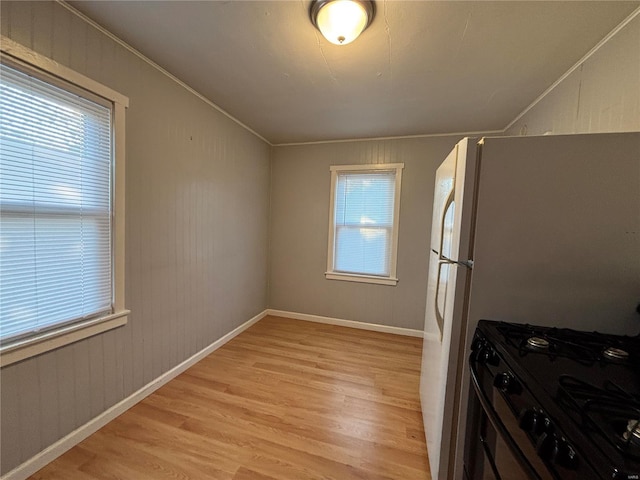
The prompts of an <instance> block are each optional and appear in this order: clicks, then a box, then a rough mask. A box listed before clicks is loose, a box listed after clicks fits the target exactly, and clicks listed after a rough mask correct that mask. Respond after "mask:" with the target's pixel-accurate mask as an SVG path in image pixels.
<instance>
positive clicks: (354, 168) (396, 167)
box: [324, 163, 404, 286]
mask: <svg viewBox="0 0 640 480" xmlns="http://www.w3.org/2000/svg"><path fill="white" fill-rule="evenodd" d="M403 169H404V163H374V164H362V165H332V166H331V167H330V168H329V170H330V172H331V193H330V205H329V238H328V242H327V271H326V272H325V274H324V275H325V278H326V279H327V280H342V281H347V282H360V283H373V284H377V285H392V286H395V285H397V283H398V277H397V266H398V234H399V227H400V198H401V188H402V171H403ZM381 171H388V172H395V192H394V199H393V226H392V230H391V254H390V258H389V261H390V264H389V276H383V275H369V274H358V273H345V272H339V271H336V270H335V247H336V245H335V240H336V228H335V203H336V186H337V181H338V173H353V174H363V173H368V172H381Z"/></svg>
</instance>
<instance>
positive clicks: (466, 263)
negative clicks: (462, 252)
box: [431, 249, 473, 269]
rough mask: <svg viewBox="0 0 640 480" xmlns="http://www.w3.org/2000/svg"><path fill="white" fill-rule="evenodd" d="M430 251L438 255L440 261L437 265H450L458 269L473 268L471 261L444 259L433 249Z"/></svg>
mask: <svg viewBox="0 0 640 480" xmlns="http://www.w3.org/2000/svg"><path fill="white" fill-rule="evenodd" d="M431 251H432V252H433V253H435V254H436V255H438V258H439V259H441V260H440V262H439V263H450V264H453V265H458V266H459V267H466V268H469V269H472V268H473V260H453V259H451V258H448V257H445V256H444V255H442V254H440V253H439V252H437V251H435V250H434V249H431Z"/></svg>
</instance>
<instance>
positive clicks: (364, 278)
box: [324, 272, 398, 286]
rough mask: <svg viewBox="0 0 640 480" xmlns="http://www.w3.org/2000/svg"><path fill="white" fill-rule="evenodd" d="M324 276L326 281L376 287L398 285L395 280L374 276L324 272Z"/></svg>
mask: <svg viewBox="0 0 640 480" xmlns="http://www.w3.org/2000/svg"><path fill="white" fill-rule="evenodd" d="M324 276H325V278H326V279H327V280H342V281H344V282H360V283H373V284H376V285H394V286H395V285H396V284H397V283H398V279H397V278H392V277H376V276H374V275H357V274H354V273H338V272H326V273H325V274H324Z"/></svg>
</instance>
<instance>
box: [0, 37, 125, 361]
mask: <svg viewBox="0 0 640 480" xmlns="http://www.w3.org/2000/svg"><path fill="white" fill-rule="evenodd" d="M0 59H1V61H2V62H3V63H7V64H8V65H10V66H13V67H17V68H19V69H21V70H23V71H25V72H27V73H29V74H32V75H34V76H38V77H39V78H41V79H43V80H44V81H46V82H49V83H51V84H52V85H55V86H57V87H61V88H64V89H65V90H68V91H71V92H74V90H77V89H80V90H81V91H82V92H83V93H82V94H83V96H86V97H87V98H90V99H91V98H92V97H96V96H97V97H99V98H100V99H102V101H103V102H104V101H106V102H108V103H109V104H110V105H111V106H112V142H113V161H112V169H113V171H112V202H113V204H112V219H111V222H112V227H111V228H112V245H111V248H112V269H113V280H112V282H113V284H112V289H113V290H112V294H113V299H112V305H113V307H112V310H113V311H112V312H110V313H108V314H106V315H103V316H101V317H98V318H92V319H89V320H85V321H79V322H76V323H73V324H70V325H63V326H61V327H60V328H55V329H51V330H48V331H46V332H43V333H42V334H36V335H33V336H31V337H28V338H23V339H19V340H16V341H14V342H10V343H7V344H5V345H2V346H1V347H0V367H5V366H7V365H11V364H12V363H16V362H19V361H21V360H25V359H27V358H30V357H33V356H36V355H40V354H42V353H45V352H48V351H50V350H54V349H56V348H59V347H62V346H64V345H68V344H70V343H73V342H77V341H79V340H82V339H84V338H88V337H91V336H93V335H97V334H99V333H103V332H106V331H108V330H111V329H113V328H117V327H121V326H123V325H125V324H126V323H127V321H128V314H129V313H130V311H129V310H127V309H126V308H125V297H124V295H125V277H124V274H125V256H124V248H125V242H124V240H125V236H124V228H125V203H124V202H125V190H124V187H125V176H124V175H125V143H124V142H125V123H124V122H125V109H126V108H127V107H128V106H129V99H128V98H127V97H126V96H124V95H122V94H120V93H118V92H116V91H115V90H112V89H110V88H109V87H106V86H104V85H102V84H100V83H98V82H96V81H95V80H92V79H90V78H88V77H85V76H84V75H82V74H80V73H78V72H75V71H73V70H71V69H69V68H67V67H65V66H63V65H60V64H59V63H57V62H55V61H53V60H51V59H50V58H47V57H45V56H43V55H41V54H39V53H36V52H34V51H33V50H30V49H29V48H27V47H25V46H23V45H20V44H19V43H17V42H15V41H13V40H11V39H9V38H7V37H5V36H0ZM74 93H78V92H77V91H76V92H74Z"/></svg>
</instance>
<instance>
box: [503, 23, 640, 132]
mask: <svg viewBox="0 0 640 480" xmlns="http://www.w3.org/2000/svg"><path fill="white" fill-rule="evenodd" d="M631 131H640V15H639V16H637V17H636V18H635V19H633V20H631V22H630V23H628V24H627V25H626V26H625V27H624V28H623V29H622V30H620V31H619V32H618V33H617V34H616V35H614V36H613V37H612V38H611V39H609V41H608V42H606V43H605V44H604V45H603V46H602V47H601V48H600V49H598V50H597V51H596V52H595V53H594V54H593V55H592V56H591V57H589V58H588V59H587V60H586V61H585V62H584V63H582V64H581V65H580V66H579V67H578V68H577V69H576V70H574V71H573V72H572V73H571V74H570V75H569V76H568V77H567V78H565V79H564V80H563V81H562V82H560V83H559V84H558V85H557V86H556V87H555V88H554V89H553V90H552V91H551V92H550V93H549V94H548V95H547V96H546V97H544V98H543V99H542V100H541V101H540V102H539V103H538V104H536V105H535V106H534V107H533V108H532V109H531V110H529V112H527V113H526V114H525V115H524V116H523V117H522V118H520V119H519V120H518V121H517V122H515V124H514V125H513V126H512V127H511V128H509V130H508V131H507V134H508V135H521V134H526V135H541V134H544V133H547V132H550V133H552V134H554V135H558V134H563V133H597V132H631Z"/></svg>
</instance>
